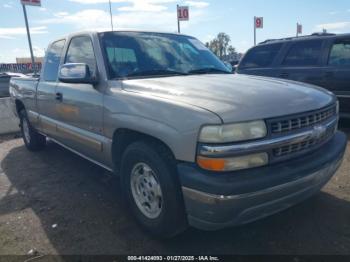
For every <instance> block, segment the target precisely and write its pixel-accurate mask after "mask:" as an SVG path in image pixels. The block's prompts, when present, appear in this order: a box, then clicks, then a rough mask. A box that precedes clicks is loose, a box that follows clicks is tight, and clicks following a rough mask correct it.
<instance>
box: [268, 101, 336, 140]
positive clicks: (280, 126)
mask: <svg viewBox="0 0 350 262" xmlns="http://www.w3.org/2000/svg"><path fill="white" fill-rule="evenodd" d="M335 114H336V108H335V106H333V107H331V108H327V109H323V110H322V109H321V110H319V111H315V112H312V113H308V114H303V115H300V116H291V117H290V118H284V119H280V120H276V121H272V122H271V125H270V126H271V132H272V134H279V133H285V132H290V131H293V130H298V129H302V128H306V127H311V126H314V125H316V124H318V123H321V122H323V121H325V120H327V119H329V118H331V117H332V116H334V115H335Z"/></svg>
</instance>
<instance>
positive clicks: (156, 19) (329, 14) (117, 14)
mask: <svg viewBox="0 0 350 262" xmlns="http://www.w3.org/2000/svg"><path fill="white" fill-rule="evenodd" d="M111 1H112V13H113V21H114V27H115V28H116V29H127V28H129V29H142V30H154V31H167V32H176V31H177V20H176V5H177V4H179V5H186V6H189V7H190V21H188V22H187V21H186V22H181V31H182V33H184V34H188V35H192V36H195V37H197V38H198V39H199V40H201V41H202V42H204V43H205V42H207V41H209V40H211V39H212V38H214V37H215V36H216V35H217V34H218V33H219V32H225V33H227V34H228V35H229V36H230V37H231V41H232V45H233V46H234V47H235V48H236V49H237V50H238V51H239V52H245V51H246V50H248V49H249V48H250V47H251V46H252V45H253V39H254V38H253V17H254V16H261V17H264V28H263V29H259V30H257V41H258V42H260V41H264V40H266V39H271V38H273V39H274V38H282V37H289V36H295V34H296V23H301V24H302V25H303V33H304V34H311V33H313V32H320V31H322V29H323V28H324V29H327V30H328V32H333V33H347V32H350V1H349V0H333V1H329V0H307V1H306V0H289V1H287V0H111ZM41 2H42V6H41V7H33V6H28V7H27V13H28V19H29V25H30V32H31V36H32V42H33V47H34V54H35V55H36V56H43V55H44V53H45V48H46V47H47V44H48V43H49V42H51V41H53V40H55V39H57V38H59V37H61V36H65V35H67V34H69V33H72V32H77V31H81V30H110V28H111V26H110V16H109V4H108V0H41ZM29 54H30V53H29V48H28V41H27V37H26V30H25V23H24V18H23V11H22V6H21V4H20V0H0V63H12V62H15V58H16V57H29Z"/></svg>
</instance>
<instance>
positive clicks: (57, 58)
mask: <svg viewBox="0 0 350 262" xmlns="http://www.w3.org/2000/svg"><path fill="white" fill-rule="evenodd" d="M10 86H11V87H10V93H11V97H12V101H13V105H14V110H15V112H16V113H17V114H18V116H19V118H20V126H21V130H22V134H23V139H24V142H25V145H26V146H27V148H28V149H29V150H30V151H36V150H40V149H43V148H44V146H45V145H46V139H47V138H48V139H50V140H51V141H54V142H56V143H58V144H60V145H62V146H63V147H65V148H67V149H69V150H71V151H72V152H74V153H77V154H78V155H80V156H82V157H84V158H86V159H88V160H90V161H92V162H94V163H96V164H98V165H100V166H102V167H104V168H105V169H107V170H110V171H113V172H114V173H115V174H117V175H119V176H120V178H121V188H120V190H122V192H123V196H124V198H125V201H126V203H128V207H130V210H131V212H132V213H133V214H134V216H135V218H136V220H137V221H138V222H139V223H140V224H141V225H142V226H143V227H144V228H145V229H147V230H148V231H149V232H151V233H153V234H155V235H157V236H161V237H171V236H174V235H176V234H178V233H180V232H182V231H183V230H184V229H186V227H187V226H188V225H191V226H194V227H197V228H200V229H205V230H216V229H219V228H223V227H227V226H233V225H240V224H245V223H248V222H251V221H254V220H257V219H260V218H263V217H266V216H268V215H271V214H273V213H276V212H278V211H281V210H284V209H286V208H288V207H290V206H292V205H294V204H297V203H299V202H300V201H302V200H304V199H306V198H307V197H310V196H311V195H313V194H315V193H317V192H318V191H319V190H320V189H321V188H322V187H323V186H324V185H325V184H326V183H327V182H328V181H329V179H330V178H331V177H332V176H333V175H334V173H335V172H336V170H337V168H338V167H339V165H340V164H341V161H342V158H343V155H344V151H345V147H346V137H345V135H344V134H343V133H341V132H339V131H337V122H338V103H337V100H336V97H335V96H334V95H333V94H332V93H330V92H328V91H326V90H324V89H322V88H319V87H316V86H311V85H307V84H302V83H297V82H292V81H282V80H277V79H272V78H264V77H255V76H244V75H234V74H231V72H230V71H229V70H228V69H227V67H225V65H224V64H223V63H222V62H221V61H220V60H219V59H218V58H216V56H214V55H213V54H212V53H211V52H210V51H209V50H208V49H207V48H206V47H205V46H204V45H203V44H202V43H201V42H200V41H198V40H197V39H195V38H193V37H190V36H185V35H178V34H165V33H157V32H136V31H114V32H102V33H97V32H82V33H78V34H73V35H70V36H68V37H66V38H61V39H58V40H57V41H55V42H53V43H51V44H50V45H49V47H48V49H47V52H46V59H45V63H44V66H43V69H42V73H41V76H40V79H34V78H28V79H19V78H17V79H12V80H11V83H10ZM116 190H117V189H116Z"/></svg>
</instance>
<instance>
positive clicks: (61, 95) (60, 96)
mask: <svg viewBox="0 0 350 262" xmlns="http://www.w3.org/2000/svg"><path fill="white" fill-rule="evenodd" d="M56 100H58V101H62V100H63V94H62V93H56Z"/></svg>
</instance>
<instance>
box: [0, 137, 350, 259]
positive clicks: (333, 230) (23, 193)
mask: <svg viewBox="0 0 350 262" xmlns="http://www.w3.org/2000/svg"><path fill="white" fill-rule="evenodd" d="M1 168H2V170H3V172H4V173H5V175H6V176H7V177H8V179H9V180H10V182H11V184H12V186H13V187H14V188H15V189H17V191H18V192H17V193H15V194H11V195H8V196H5V197H3V198H2V199H1V200H0V216H1V215H4V214H11V213H12V212H15V211H16V210H24V209H31V210H33V212H34V213H35V214H36V216H37V217H38V218H39V219H40V222H41V225H42V227H43V229H44V231H45V233H46V235H47V237H48V239H49V241H50V243H51V245H52V246H53V247H54V249H55V250H56V251H57V253H58V254H169V253H171V254H194V253H195V254H350V225H349V221H350V203H349V202H348V201H345V200H341V199H338V198H336V197H334V196H333V195H331V194H328V193H324V192H323V193H320V194H318V195H317V196H315V197H313V198H311V199H309V200H307V201H305V202H304V203H302V204H300V205H298V206H296V207H294V208H291V209H289V210H287V211H285V212H282V213H280V214H277V215H274V216H272V217H269V218H266V219H264V220H261V221H258V222H255V223H253V224H249V225H245V226H241V227H236V228H229V229H226V230H221V231H216V232H203V231H199V230H195V229H189V230H188V231H187V232H185V233H184V234H182V235H180V236H178V237H176V238H174V239H170V240H156V239H153V238H151V237H150V236H149V235H147V234H146V233H144V232H143V231H142V230H140V228H139V227H138V226H137V225H136V224H135V222H134V220H133V219H132V217H131V216H130V215H129V213H128V212H127V210H126V209H125V208H124V207H123V205H122V203H121V197H120V193H119V192H120V188H119V180H118V179H117V178H114V177H112V176H111V175H108V173H107V174H106V172H105V171H104V170H103V169H101V168H99V167H97V166H95V165H94V164H91V163H90V162H88V161H86V160H84V159H82V158H80V157H78V156H76V155H74V154H73V153H70V152H69V151H67V150H65V149H63V148H61V147H59V146H57V145H55V144H49V145H48V147H47V149H46V150H45V151H43V152H40V153H30V152H28V151H27V150H26V149H25V148H24V146H20V147H17V148H14V149H12V150H11V151H10V152H9V153H8V155H7V156H6V157H5V159H4V160H3V161H2V163H1ZM53 224H57V228H52V225H53ZM29 226H30V225H29ZM33 234H35V232H33ZM38 249H39V251H40V247H39V248H38ZM42 252H43V253H45V250H42Z"/></svg>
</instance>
